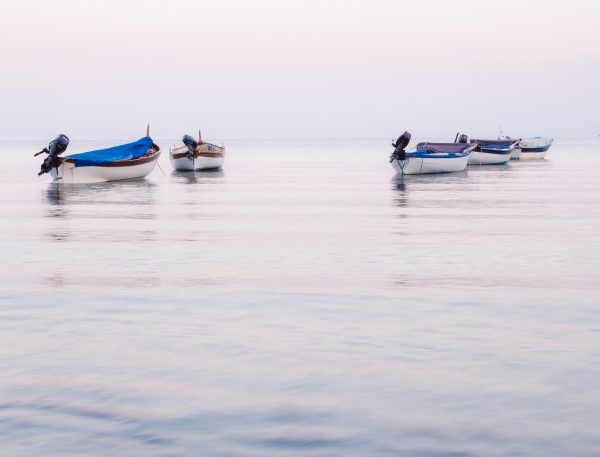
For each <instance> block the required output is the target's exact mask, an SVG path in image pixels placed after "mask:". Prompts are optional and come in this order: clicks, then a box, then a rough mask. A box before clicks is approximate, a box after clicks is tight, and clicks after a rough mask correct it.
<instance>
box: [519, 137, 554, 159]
mask: <svg viewBox="0 0 600 457" xmlns="http://www.w3.org/2000/svg"><path fill="white" fill-rule="evenodd" d="M553 142H554V139H553V138H542V137H539V136H537V137H534V138H524V139H522V140H521V141H520V142H519V146H518V147H519V149H520V159H521V160H538V159H543V158H544V157H546V153H547V152H548V149H550V146H552V143H553Z"/></svg>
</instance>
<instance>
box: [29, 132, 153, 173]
mask: <svg viewBox="0 0 600 457" xmlns="http://www.w3.org/2000/svg"><path fill="white" fill-rule="evenodd" d="M68 145H69V138H68V137H67V136H66V135H58V136H57V137H56V138H55V139H54V140H52V141H51V142H50V144H49V145H48V148H44V149H43V150H42V151H40V152H38V153H37V154H35V155H38V154H41V153H43V152H45V153H47V154H48V156H47V157H46V159H45V160H44V162H43V163H42V166H41V171H40V172H39V173H38V176H40V175H42V174H44V173H49V174H50V176H52V178H54V180H55V181H59V182H64V183H90V182H103V181H120V180H123V179H135V178H143V177H145V176H147V175H148V174H150V172H151V171H152V170H153V169H154V166H155V165H156V163H157V161H158V158H159V156H160V148H159V147H158V146H157V145H156V144H154V142H153V141H152V138H150V137H149V136H145V137H144V138H141V139H139V140H138V141H135V142H133V143H128V144H123V145H120V146H114V147H112V148H107V149H98V150H95V151H88V152H82V153H80V154H71V155H69V156H66V157H62V156H61V154H62V153H63V152H65V151H66V149H67V147H68Z"/></svg>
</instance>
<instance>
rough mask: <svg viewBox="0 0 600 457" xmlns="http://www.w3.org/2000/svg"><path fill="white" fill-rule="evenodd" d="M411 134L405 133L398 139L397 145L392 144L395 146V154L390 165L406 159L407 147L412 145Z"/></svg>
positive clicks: (391, 157)
mask: <svg viewBox="0 0 600 457" xmlns="http://www.w3.org/2000/svg"><path fill="white" fill-rule="evenodd" d="M410 138H411V134H410V133H408V132H404V133H403V134H402V135H400V136H399V137H398V139H397V140H396V142H395V143H392V146H394V148H395V149H394V152H392V155H391V156H390V163H391V162H393V161H394V160H404V159H406V151H405V149H406V147H407V146H408V143H410Z"/></svg>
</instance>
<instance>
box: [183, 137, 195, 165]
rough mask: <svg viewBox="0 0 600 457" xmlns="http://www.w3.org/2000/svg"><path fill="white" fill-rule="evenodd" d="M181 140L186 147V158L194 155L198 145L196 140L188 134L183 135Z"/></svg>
mask: <svg viewBox="0 0 600 457" xmlns="http://www.w3.org/2000/svg"><path fill="white" fill-rule="evenodd" d="M181 141H183V144H185V145H186V146H187V148H188V150H187V152H186V153H185V155H186V156H187V158H188V159H191V158H192V157H194V151H195V150H196V148H197V147H198V142H197V141H196V140H195V139H194V138H193V137H191V136H190V135H183V138H182V139H181Z"/></svg>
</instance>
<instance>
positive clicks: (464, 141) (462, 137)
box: [458, 133, 469, 144]
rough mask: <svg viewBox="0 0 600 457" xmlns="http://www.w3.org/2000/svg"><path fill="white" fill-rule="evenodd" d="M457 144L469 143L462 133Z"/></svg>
mask: <svg viewBox="0 0 600 457" xmlns="http://www.w3.org/2000/svg"><path fill="white" fill-rule="evenodd" d="M458 142H459V143H461V144H467V143H468V142H469V137H468V136H467V135H465V134H464V133H463V134H461V135H460V136H459V137H458Z"/></svg>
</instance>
